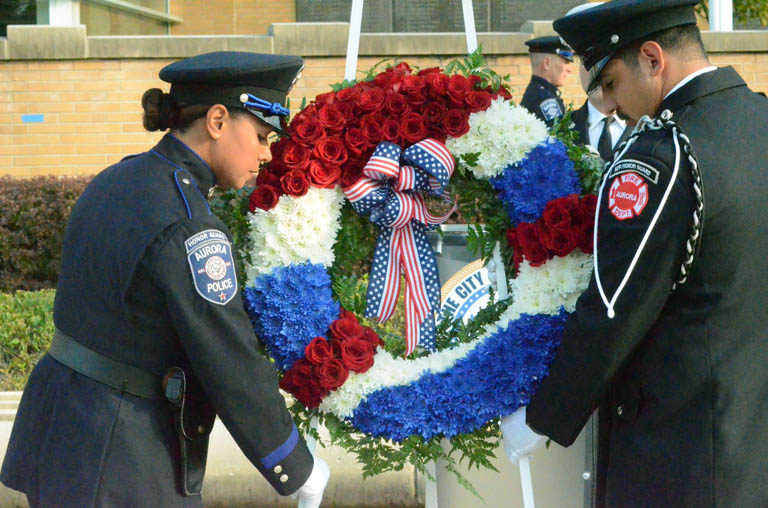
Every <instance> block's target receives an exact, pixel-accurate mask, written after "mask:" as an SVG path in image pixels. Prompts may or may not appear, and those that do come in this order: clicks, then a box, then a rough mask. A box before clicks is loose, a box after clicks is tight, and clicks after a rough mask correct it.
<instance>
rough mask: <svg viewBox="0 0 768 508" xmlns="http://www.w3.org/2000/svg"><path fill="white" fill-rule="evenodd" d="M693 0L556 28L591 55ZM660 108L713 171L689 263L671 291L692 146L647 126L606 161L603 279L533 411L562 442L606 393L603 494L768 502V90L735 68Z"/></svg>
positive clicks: (639, 5)
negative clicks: (681, 150) (685, 149)
mask: <svg viewBox="0 0 768 508" xmlns="http://www.w3.org/2000/svg"><path fill="white" fill-rule="evenodd" d="M694 3H695V2H693V1H690V0H688V1H686V0H673V1H670V0H665V1H663V2H662V1H660V0H659V1H626V0H618V1H614V2H610V3H608V4H605V5H604V6H601V7H596V8H593V9H591V10H590V11H589V12H588V13H585V15H574V16H569V17H566V18H563V19H560V20H558V21H556V22H555V28H556V29H557V30H558V32H559V33H561V34H562V35H563V37H564V38H565V39H566V40H567V41H568V42H569V43H570V44H571V45H572V46H573V47H574V48H575V49H576V51H577V52H579V53H580V54H583V52H584V50H589V51H587V53H590V52H591V53H592V54H591V57H592V58H591V60H590V58H587V68H588V69H589V68H590V67H592V66H593V65H595V64H596V62H600V61H601V60H603V59H604V58H605V57H606V55H607V56H610V55H611V54H613V51H615V49H618V48H615V49H613V48H612V46H611V45H614V46H616V43H615V42H612V41H616V40H617V39H618V40H619V41H620V40H622V39H625V41H624V42H625V43H626V42H631V41H632V40H636V39H638V38H640V37H643V36H645V35H647V34H648V33H653V32H655V31H657V30H659V29H664V28H668V27H670V26H677V25H681V24H684V23H695V18H694V16H693V9H692V6H693V4H694ZM614 27H616V28H614ZM614 30H618V32H615V31H614ZM597 75H598V73H597V72H595V73H593V76H594V77H596V76H597ZM664 110H669V111H670V112H671V113H672V120H673V121H674V122H675V123H676V124H677V125H678V126H680V128H681V129H682V131H684V132H685V134H686V135H687V136H688V137H689V138H690V144H691V146H692V150H693V153H694V154H695V157H696V159H697V161H698V165H699V167H700V171H701V177H702V180H703V189H704V204H705V208H704V222H703V228H702V230H701V234H702V235H703V236H702V237H701V242H700V245H699V248H698V251H697V252H696V260H695V262H694V264H693V267H692V270H691V271H690V272H689V274H688V277H687V281H686V282H685V283H684V284H681V285H677V287H676V289H674V290H673V285H674V284H675V282H676V280H678V277H679V276H680V267H681V264H682V263H683V260H684V259H685V256H686V243H687V241H688V240H689V238H690V235H691V231H692V222H693V220H692V217H693V210H694V207H695V206H697V203H699V200H698V199H697V197H696V195H695V192H694V190H693V176H692V166H691V163H690V161H689V160H688V159H687V157H686V156H685V155H684V154H683V155H682V157H681V160H680V164H679V167H678V171H677V174H675V168H676V167H677V166H678V165H677V163H676V155H677V154H678V150H677V148H676V147H675V140H674V139H673V136H672V134H671V132H670V131H669V130H650V131H648V132H646V133H644V134H642V135H641V136H640V137H639V138H638V139H637V140H636V142H635V143H634V144H632V145H631V146H630V147H629V149H628V151H627V152H626V153H624V154H623V155H622V156H621V157H620V158H619V159H618V161H617V162H616V163H614V165H613V166H612V168H611V169H610V170H609V171H608V172H607V176H606V178H605V180H604V187H603V194H602V198H601V200H600V202H599V204H598V207H599V208H598V221H599V222H598V226H597V227H598V249H597V251H596V255H597V275H599V282H600V284H598V278H597V277H596V276H593V278H592V281H591V283H590V285H589V288H588V289H587V291H586V293H585V294H584V295H583V296H582V297H581V298H580V299H579V301H578V304H577V309H576V312H575V313H574V314H573V315H572V317H571V318H570V319H569V321H568V323H567V326H566V331H565V335H564V338H563V342H562V345H561V347H560V349H559V352H558V355H557V357H556V358H555V361H554V362H553V364H552V366H551V369H550V374H549V376H548V377H547V378H545V380H544V381H543V383H542V385H541V387H540V389H539V390H538V392H537V393H536V395H535V396H534V397H533V399H532V401H531V403H530V405H529V406H528V408H527V421H528V424H529V425H530V427H531V428H532V429H533V430H535V431H537V432H539V433H542V434H545V435H547V436H549V437H551V438H552V439H553V440H555V441H556V442H558V443H560V444H562V445H566V446H567V445H570V444H571V443H572V442H573V441H574V440H575V439H576V437H577V435H578V434H579V432H580V430H581V428H582V427H583V425H584V424H585V422H586V421H587V419H588V418H589V417H590V415H591V414H592V412H593V411H594V409H595V408H597V407H598V406H599V414H600V424H599V455H598V464H597V467H598V475H597V476H598V477H597V492H596V498H597V502H596V504H597V506H610V507H622V508H624V507H664V508H676V507H679V508H692V507H696V508H698V507H737V506H738V507H764V506H768V481H766V478H768V461H766V457H768V440H766V439H765V437H764V436H766V435H768V369H766V365H768V347H767V345H768V310H767V309H768V297H767V296H766V290H765V288H766V287H767V286H768V266H767V263H766V258H765V252H766V251H767V250H768V214H766V212H765V206H764V203H765V200H766V197H767V196H768V195H767V194H766V190H765V189H767V188H768V160H766V158H765V156H764V149H765V147H766V146H768V131H767V130H766V129H765V119H766V118H768V101H765V100H764V99H763V98H762V97H760V96H759V95H758V94H755V93H753V92H752V91H750V90H749V89H748V88H747V86H746V84H745V83H744V81H743V80H742V79H741V77H739V75H738V74H737V73H736V72H735V71H734V70H733V69H732V68H730V67H728V68H723V69H719V70H716V71H712V72H707V73H704V74H701V75H699V76H697V77H695V78H694V79H693V80H691V81H689V82H688V83H687V84H685V85H683V86H682V87H681V88H680V89H678V90H676V91H675V92H673V93H672V94H671V95H669V96H668V97H667V98H666V99H665V100H664V102H663V104H662V105H661V107H660V110H659V112H658V114H661V112H662V111H664ZM678 141H679V142H680V143H683V141H681V140H680V139H678ZM667 191H668V192H669V195H668V197H666V198H665V197H664V195H665V193H666V192H667ZM657 214H658V218H657V222H655V224H654V223H653V221H654V219H655V218H656V215H657ZM646 234H647V235H648V236H647V243H646V244H645V246H644V248H643V249H642V251H641V253H640V255H639V257H638V258H637V261H636V265H635V266H634V267H631V265H632V262H633V259H634V257H635V255H636V252H638V249H639V247H640V245H641V243H642V242H643V240H644V238H645V236H646ZM627 274H629V275H627ZM625 277H628V278H627V279H626V285H625V286H624V287H623V288H622V287H621V285H622V282H624V281H625ZM601 287H602V290H603V291H604V294H605V299H606V300H608V301H609V303H610V301H611V300H612V299H613V298H614V295H616V293H617V291H618V292H619V294H618V297H616V300H615V302H614V306H613V310H614V312H615V317H614V318H613V319H610V318H609V317H608V316H607V306H606V304H604V299H603V296H602V295H601V294H600V288H601Z"/></svg>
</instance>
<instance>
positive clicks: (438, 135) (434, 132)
mask: <svg viewBox="0 0 768 508" xmlns="http://www.w3.org/2000/svg"><path fill="white" fill-rule="evenodd" d="M427 137H428V138H432V139H436V140H438V141H439V142H441V143H443V144H445V140H446V135H445V131H443V129H442V128H441V127H437V126H435V125H430V126H429V127H427Z"/></svg>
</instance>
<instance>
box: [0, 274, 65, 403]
mask: <svg viewBox="0 0 768 508" xmlns="http://www.w3.org/2000/svg"><path fill="white" fill-rule="evenodd" d="M55 293H56V292H55V291H54V290H52V289H47V290H43V291H16V292H15V293H0V390H21V389H22V388H24V385H25V384H26V382H27V377H28V376H29V373H30V372H31V371H32V368H33V367H34V366H35V364H36V363H37V361H38V360H39V359H40V357H41V356H42V355H43V353H45V351H47V350H48V346H49V345H50V343H51V338H52V337H53V298H54V295H55Z"/></svg>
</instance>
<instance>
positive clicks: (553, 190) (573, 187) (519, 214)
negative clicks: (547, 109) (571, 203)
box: [490, 141, 581, 224]
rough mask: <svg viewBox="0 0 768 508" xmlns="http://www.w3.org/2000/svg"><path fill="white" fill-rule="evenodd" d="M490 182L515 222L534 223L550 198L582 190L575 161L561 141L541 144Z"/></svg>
mask: <svg viewBox="0 0 768 508" xmlns="http://www.w3.org/2000/svg"><path fill="white" fill-rule="evenodd" d="M490 182H491V185H493V188H494V189H496V190H497V191H498V192H499V199H501V201H502V203H504V208H505V209H506V211H507V213H508V214H509V218H510V220H511V221H512V223H513V224H518V223H520V222H535V221H536V220H537V219H538V218H539V217H541V214H542V212H543V211H544V207H545V206H547V203H549V202H550V201H551V200H553V199H557V198H561V197H564V196H568V195H570V194H580V193H581V182H580V181H579V177H578V175H577V174H576V170H575V168H574V166H573V161H571V159H569V158H568V154H567V150H566V147H565V145H564V144H563V143H562V142H560V141H554V142H552V143H542V144H540V145H538V146H537V147H536V148H534V149H533V150H531V152H530V153H529V154H528V156H527V157H526V158H525V159H523V160H522V161H520V162H518V163H515V164H513V165H510V166H507V168H506V169H504V171H503V172H502V173H501V174H500V175H498V176H495V177H494V178H491V180H490Z"/></svg>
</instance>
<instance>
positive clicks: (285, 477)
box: [280, 474, 288, 483]
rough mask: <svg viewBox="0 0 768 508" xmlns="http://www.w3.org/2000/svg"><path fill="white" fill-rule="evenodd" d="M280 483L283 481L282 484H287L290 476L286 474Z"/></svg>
mask: <svg viewBox="0 0 768 508" xmlns="http://www.w3.org/2000/svg"><path fill="white" fill-rule="evenodd" d="M280 481H281V482H282V483H285V482H287V481H288V475H287V474H284V475H283V476H281V477H280Z"/></svg>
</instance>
